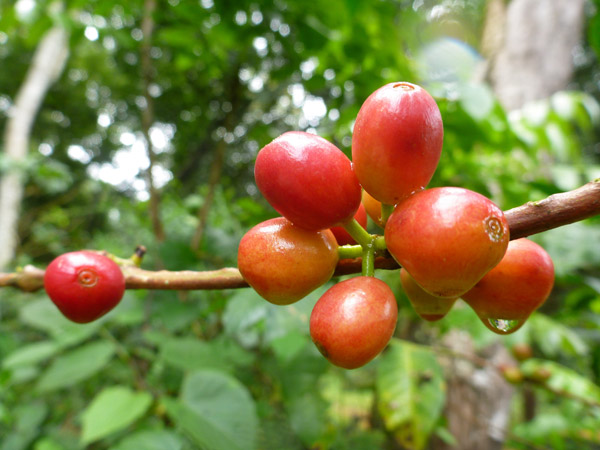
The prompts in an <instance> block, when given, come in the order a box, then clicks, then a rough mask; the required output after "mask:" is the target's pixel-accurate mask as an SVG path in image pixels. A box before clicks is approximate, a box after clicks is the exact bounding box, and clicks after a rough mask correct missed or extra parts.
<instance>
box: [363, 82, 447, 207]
mask: <svg viewBox="0 0 600 450" xmlns="http://www.w3.org/2000/svg"><path fill="white" fill-rule="evenodd" d="M443 136H444V128H443V124H442V116H441V114H440V111H439V109H438V106H437V104H436V103H435V100H434V99H433V98H432V97H431V95H429V93H428V92H427V91H426V90H424V89H423V88H421V87H419V86H417V85H414V84H411V83H406V82H399V83H390V84H386V85H385V86H383V87H381V88H379V89H377V90H376V91H375V92H373V93H372V94H371V95H370V96H369V97H368V98H367V100H366V101H365V102H364V103H363V105H362V106H361V108H360V111H359V112H358V115H357V117H356V122H355V124H354V131H353V134H352V161H353V163H354V170H355V171H356V175H357V176H358V180H359V181H360V184H361V185H362V187H363V188H364V189H365V191H367V192H368V193H369V194H371V195H372V196H373V197H375V198H376V199H377V200H379V201H380V202H383V203H387V204H390V205H395V204H396V203H398V202H399V201H400V200H402V199H403V198H405V197H406V196H408V195H410V194H411V193H413V192H416V191H419V190H421V189H423V188H424V187H425V186H426V185H427V183H429V181H430V180H431V177H432V176H433V173H434V172H435V169H436V167H437V164H438V162H439V159H440V155H441V152H442V142H443Z"/></svg>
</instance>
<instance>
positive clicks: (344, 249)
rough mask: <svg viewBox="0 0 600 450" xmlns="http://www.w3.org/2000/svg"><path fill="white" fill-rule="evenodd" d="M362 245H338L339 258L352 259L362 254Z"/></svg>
mask: <svg viewBox="0 0 600 450" xmlns="http://www.w3.org/2000/svg"><path fill="white" fill-rule="evenodd" d="M362 251H363V250H362V247H361V246H360V245H340V246H339V247H338V257H339V259H354V258H360V257H361V256H362Z"/></svg>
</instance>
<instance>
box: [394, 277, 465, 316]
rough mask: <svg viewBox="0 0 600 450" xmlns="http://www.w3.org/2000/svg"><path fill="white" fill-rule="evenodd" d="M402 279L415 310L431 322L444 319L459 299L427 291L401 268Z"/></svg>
mask: <svg viewBox="0 0 600 450" xmlns="http://www.w3.org/2000/svg"><path fill="white" fill-rule="evenodd" d="M400 281H401V283H402V288H403V289H404V293H405V294H406V296H407V297H408V300H409V301H410V303H411V304H412V306H413V308H414V310H415V312H416V313H417V314H418V315H419V317H421V318H422V319H425V320H427V321H429V322H435V321H436V320H440V319H443V318H444V316H445V315H446V314H448V311H450V309H452V306H453V305H454V303H455V302H456V300H457V299H458V297H437V296H435V295H431V294H430V293H429V292H427V291H425V290H424V289H423V288H422V287H421V286H419V284H418V283H417V282H416V281H415V280H414V278H413V277H411V276H410V274H409V273H408V272H407V271H406V269H404V268H401V269H400Z"/></svg>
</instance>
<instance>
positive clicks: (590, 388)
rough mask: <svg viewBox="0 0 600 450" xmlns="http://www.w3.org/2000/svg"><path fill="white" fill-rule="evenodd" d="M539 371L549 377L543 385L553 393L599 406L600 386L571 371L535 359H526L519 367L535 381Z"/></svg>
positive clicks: (552, 363)
mask: <svg viewBox="0 0 600 450" xmlns="http://www.w3.org/2000/svg"><path fill="white" fill-rule="evenodd" d="M540 370H543V371H544V372H545V373H546V374H549V375H550V376H549V378H548V379H547V380H545V384H546V385H547V386H549V387H550V388H551V389H552V390H554V391H555V392H558V393H564V394H565V395H566V396H572V397H575V398H576V399H581V401H583V402H588V401H589V402H592V403H596V404H600V386H598V385H597V384H595V383H594V382H593V381H592V380H590V379H589V378H587V377H585V376H583V375H581V374H579V373H577V372H575V371H574V370H573V369H570V368H568V367H566V366H563V365H561V364H558V363H556V362H554V361H547V360H541V359H536V358H532V359H528V360H527V361H525V362H523V364H522V365H521V371H522V372H523V375H525V376H526V377H532V378H534V379H535V378H536V374H538V373H539V371H540Z"/></svg>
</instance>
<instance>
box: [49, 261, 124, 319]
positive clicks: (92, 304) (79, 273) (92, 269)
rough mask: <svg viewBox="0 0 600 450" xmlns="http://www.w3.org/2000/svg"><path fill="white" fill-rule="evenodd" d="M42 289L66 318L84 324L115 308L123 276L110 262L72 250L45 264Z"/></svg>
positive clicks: (117, 267)
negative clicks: (46, 265)
mask: <svg viewBox="0 0 600 450" xmlns="http://www.w3.org/2000/svg"><path fill="white" fill-rule="evenodd" d="M44 288H45V289H46V293H47V294H48V297H50V299H51V300H52V302H54V304H55V305H56V306H57V307H58V309H59V310H60V311H61V312H62V313H63V315H64V316H65V317H66V318H67V319H70V320H72V321H73V322H77V323H88V322H92V321H93V320H96V319H98V318H99V317H102V316H103V315H104V314H106V313H107V312H109V311H110V310H111V309H113V308H114V307H115V306H117V304H118V303H119V302H120V301H121V298H122V297H123V294H124V292H125V277H124V276H123V272H121V269H120V268H119V266H118V265H117V263H115V262H114V261H113V260H112V259H110V258H108V257H106V256H103V255H101V254H98V253H94V252H90V251H76V252H70V253H65V254H63V255H60V256H58V257H57V258H55V259H54V260H53V261H52V262H51V263H50V264H49V265H48V267H47V268H46V273H45V274H44Z"/></svg>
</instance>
